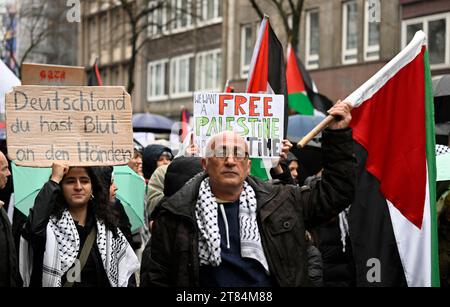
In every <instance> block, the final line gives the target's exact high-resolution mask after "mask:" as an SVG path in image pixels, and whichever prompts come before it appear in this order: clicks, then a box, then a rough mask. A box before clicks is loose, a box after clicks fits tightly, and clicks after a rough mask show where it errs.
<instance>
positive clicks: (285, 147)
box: [274, 140, 292, 174]
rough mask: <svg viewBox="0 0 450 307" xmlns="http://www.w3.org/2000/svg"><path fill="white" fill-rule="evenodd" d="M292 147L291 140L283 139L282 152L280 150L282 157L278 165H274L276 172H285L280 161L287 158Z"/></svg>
mask: <svg viewBox="0 0 450 307" xmlns="http://www.w3.org/2000/svg"><path fill="white" fill-rule="evenodd" d="M291 148H292V143H291V142H289V140H283V142H282V148H281V152H280V158H279V159H278V162H277V165H276V166H275V167H274V172H275V174H281V173H283V168H282V167H281V165H280V161H281V160H286V159H287V155H288V153H289V150H291Z"/></svg>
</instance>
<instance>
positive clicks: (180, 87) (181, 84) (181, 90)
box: [170, 54, 193, 98]
mask: <svg viewBox="0 0 450 307" xmlns="http://www.w3.org/2000/svg"><path fill="white" fill-rule="evenodd" d="M192 57H193V55H191V54H190V55H183V56H180V57H176V58H173V59H172V60H171V61H170V94H171V96H175V98H177V96H180V97H182V96H186V95H190V87H189V84H190V83H189V71H190V62H191V58H192Z"/></svg>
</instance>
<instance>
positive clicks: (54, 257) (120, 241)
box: [20, 210, 139, 287]
mask: <svg viewBox="0 0 450 307" xmlns="http://www.w3.org/2000/svg"><path fill="white" fill-rule="evenodd" d="M117 231H118V235H117V236H116V237H114V236H113V233H112V232H111V231H110V230H107V229H106V226H105V224H104V223H103V222H101V221H98V220H97V238H96V243H97V247H98V250H99V252H100V256H101V258H102V263H103V267H104V268H105V272H106V274H107V276H108V280H109V282H110V284H111V286H112V287H126V286H127V284H128V279H129V278H130V276H131V275H132V274H133V273H134V272H136V271H137V270H139V261H138V258H137V257H136V254H135V253H134V251H133V249H132V248H131V246H130V245H129V244H128V242H127V240H126V238H125V237H124V235H123V234H122V232H120V230H117ZM79 249H80V238H79V235H78V231H77V229H76V226H75V222H74V221H73V218H72V216H71V215H70V213H69V211H68V210H65V211H64V212H63V215H62V217H61V219H59V220H57V219H56V218H51V219H50V221H49V223H48V224H47V238H46V243H45V252H44V262H43V273H42V286H43V287H61V286H62V285H61V277H62V276H63V275H64V274H65V273H66V272H67V271H68V270H69V269H70V268H71V267H72V266H73V265H74V263H75V261H76V259H77V255H78V251H79ZM26 250H29V247H28V246H26V241H25V240H24V239H23V238H21V255H20V259H21V262H23V263H21V264H20V267H21V268H20V270H21V275H22V278H24V277H26V278H24V285H25V286H27V284H29V280H28V279H29V277H30V275H31V273H30V272H31V265H30V264H31V263H32V262H31V261H32V256H31V257H30V255H26V254H22V251H26Z"/></svg>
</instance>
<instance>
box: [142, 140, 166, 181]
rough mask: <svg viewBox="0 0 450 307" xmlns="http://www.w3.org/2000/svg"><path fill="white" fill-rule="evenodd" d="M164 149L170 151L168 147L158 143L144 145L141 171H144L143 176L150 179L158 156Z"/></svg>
mask: <svg viewBox="0 0 450 307" xmlns="http://www.w3.org/2000/svg"><path fill="white" fill-rule="evenodd" d="M165 151H168V152H170V153H172V150H170V148H168V147H166V146H163V145H159V144H153V145H148V146H147V147H145V149H144V152H143V154H142V172H143V173H144V178H146V179H150V177H151V176H152V174H153V172H154V171H155V170H156V163H157V162H158V160H159V157H160V156H161V154H162V153H163V152H165Z"/></svg>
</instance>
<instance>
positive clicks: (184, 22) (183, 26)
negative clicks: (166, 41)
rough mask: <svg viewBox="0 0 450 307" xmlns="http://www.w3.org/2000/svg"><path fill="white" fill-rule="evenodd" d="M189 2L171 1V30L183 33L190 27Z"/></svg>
mask: <svg viewBox="0 0 450 307" xmlns="http://www.w3.org/2000/svg"><path fill="white" fill-rule="evenodd" d="M191 15H192V3H191V0H172V18H173V22H172V30H175V31H183V30H187V29H188V28H190V27H191V26H192V16H191Z"/></svg>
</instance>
